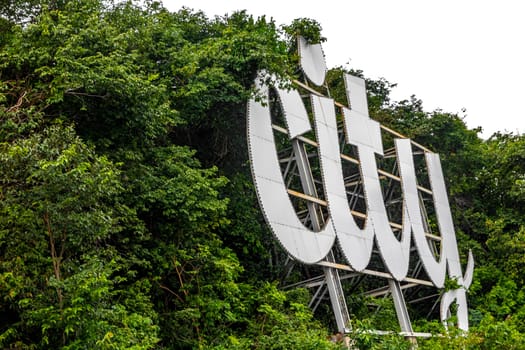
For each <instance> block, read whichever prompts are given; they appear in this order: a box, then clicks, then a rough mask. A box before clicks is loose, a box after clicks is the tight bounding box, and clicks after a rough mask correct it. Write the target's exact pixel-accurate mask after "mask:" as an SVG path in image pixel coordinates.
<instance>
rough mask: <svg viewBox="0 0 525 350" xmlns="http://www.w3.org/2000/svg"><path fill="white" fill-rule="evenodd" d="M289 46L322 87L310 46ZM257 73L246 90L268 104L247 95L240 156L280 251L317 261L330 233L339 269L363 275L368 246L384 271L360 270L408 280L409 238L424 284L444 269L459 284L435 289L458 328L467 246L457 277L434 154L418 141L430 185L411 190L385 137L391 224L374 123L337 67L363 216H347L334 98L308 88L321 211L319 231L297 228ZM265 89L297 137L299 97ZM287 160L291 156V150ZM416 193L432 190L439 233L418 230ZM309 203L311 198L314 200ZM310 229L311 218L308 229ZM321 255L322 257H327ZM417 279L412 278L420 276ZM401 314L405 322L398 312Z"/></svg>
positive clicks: (411, 179)
mask: <svg viewBox="0 0 525 350" xmlns="http://www.w3.org/2000/svg"><path fill="white" fill-rule="evenodd" d="M299 50H300V53H301V65H302V69H303V72H304V73H305V76H306V77H307V78H308V79H309V80H310V82H311V83H313V84H315V85H321V84H323V83H324V79H325V73H326V64H325V62H324V57H323V54H322V50H321V47H320V45H319V44H317V45H308V44H307V43H306V41H305V40H304V39H302V38H300V39H299ZM266 78H267V76H266V75H265V74H264V73H262V74H261V75H260V76H259V77H258V79H257V80H256V88H257V90H258V92H259V96H263V99H264V98H266V99H268V101H266V102H264V101H263V102H261V101H258V100H255V99H252V100H251V101H250V102H249V104H248V122H247V125H248V145H249V156H250V161H251V165H252V173H253V177H254V182H255V185H256V190H257V196H258V198H259V203H260V205H261V207H262V209H263V213H264V216H265V218H266V221H267V222H268V224H269V226H270V228H271V229H272V231H273V233H274V235H275V236H276V237H277V238H278V240H279V241H280V243H281V244H282V246H283V247H284V248H285V250H286V251H287V252H288V253H289V254H290V255H291V256H292V257H293V258H295V259H297V260H299V261H301V262H304V263H307V264H315V263H319V264H322V263H320V262H321V260H323V259H325V258H326V257H327V255H328V254H329V253H330V251H331V249H332V247H333V244H334V242H335V239H336V237H337V240H338V243H339V247H340V251H341V252H342V254H343V256H344V258H345V259H346V261H347V263H348V264H349V265H350V266H349V267H346V269H347V270H348V269H349V268H351V269H353V270H355V271H358V272H361V273H370V270H366V269H367V267H368V265H369V264H370V260H371V257H372V252H373V247H374V245H376V246H377V249H378V251H379V255H380V256H381V258H382V260H383V263H384V266H385V267H386V269H387V270H388V272H389V275H387V276H385V275H386V274H385V273H384V272H380V271H378V272H374V273H370V274H372V275H375V276H384V277H388V278H389V279H390V281H392V279H393V280H396V281H399V282H402V281H409V280H410V281H412V282H411V283H413V281H416V280H415V279H414V278H413V277H411V278H410V279H409V278H408V277H407V273H408V270H409V266H410V265H409V263H410V261H409V260H410V248H411V242H412V240H411V238H412V237H413V239H414V240H413V242H414V248H415V249H416V250H417V253H418V255H419V258H420V261H421V263H422V265H423V267H424V269H425V272H426V274H427V275H428V278H430V280H431V282H432V284H434V285H435V286H436V287H438V288H442V287H443V285H444V281H445V277H446V274H447V270H448V276H449V277H450V278H452V279H455V280H456V281H457V283H458V284H459V286H460V288H459V289H455V290H450V291H447V292H445V293H444V294H443V297H442V300H441V318H442V320H443V321H445V320H446V319H447V318H448V317H449V309H450V305H451V304H452V303H453V302H454V301H455V302H456V303H457V304H458V309H457V310H458V311H457V316H458V326H459V328H461V329H464V330H467V329H468V310H467V302H466V289H468V287H469V286H470V284H471V281H472V274H473V268H474V263H473V257H472V253H471V252H469V257H468V264H467V269H466V272H465V274H464V275H463V274H462V271H461V264H460V259H459V252H458V248H457V243H456V235H455V232H454V226H453V222H452V216H451V212H450V206H449V203H448V199H447V194H446V188H445V182H444V178H443V172H442V169H441V163H440V161H439V156H438V155H437V154H434V153H431V152H429V151H428V150H426V149H424V148H422V147H421V149H423V150H424V152H425V162H426V167H427V171H428V178H429V180H430V187H431V189H424V188H420V186H419V185H418V181H417V178H416V169H415V164H414V153H413V151H412V145H413V143H412V142H411V141H410V140H409V139H403V138H398V137H399V136H398V134H394V135H397V136H394V144H395V150H396V164H397V168H398V169H399V177H397V176H395V175H393V174H389V173H386V172H385V171H383V170H381V171H382V174H383V175H388V176H390V178H391V179H396V181H398V182H399V183H400V185H401V191H402V194H403V196H402V208H401V212H402V214H400V215H402V218H401V219H400V220H398V222H399V221H401V226H400V225H399V223H392V222H390V220H389V217H388V214H387V208H386V205H385V198H384V196H383V189H382V187H381V181H380V176H379V170H378V164H377V162H376V156H380V157H381V156H383V155H384V151H383V142H382V134H381V132H382V131H381V127H380V125H379V123H378V122H376V121H374V120H372V119H371V118H370V117H369V114H368V105H367V99H366V87H365V81H364V80H363V79H361V78H358V77H354V76H351V75H348V74H345V75H344V77H343V78H344V82H345V87H346V93H347V96H348V101H349V105H350V106H349V108H346V107H342V108H341V111H342V117H343V120H344V127H343V128H342V131H343V133H344V136H345V142H346V143H347V144H351V145H353V146H355V147H356V149H357V154H358V160H353V161H354V162H356V163H358V164H359V174H353V176H358V177H359V178H360V180H359V183H360V184H362V186H363V193H364V202H365V204H366V211H367V213H366V217H365V215H364V214H359V215H362V216H363V217H365V223H364V225H363V226H362V228H361V227H360V226H359V225H358V224H357V223H356V221H355V219H354V217H353V214H352V211H351V209H352V207H351V205H350V203H349V199H348V196H347V188H346V184H345V179H344V177H343V167H342V160H341V157H344V156H343V155H342V154H341V148H340V144H339V142H340V138H339V134H340V130H339V127H338V125H337V118H336V109H335V101H334V100H333V99H331V98H327V97H323V96H319V94H313V93H312V94H311V95H310V96H309V99H310V103H311V110H312V117H313V121H314V126H315V134H316V138H317V140H316V141H317V143H315V141H308V142H310V144H312V145H316V146H317V155H318V157H319V163H320V166H321V174H322V182H323V189H324V198H326V203H327V206H328V213H329V218H328V219H327V220H326V223H325V225H324V227H322V228H320V229H319V230H317V228H316V230H317V231H318V232H314V231H312V230H310V229H309V228H307V227H305V225H304V224H303V223H302V222H301V220H300V219H299V217H298V216H297V213H296V212H295V209H294V207H293V205H292V202H291V200H290V197H289V194H288V190H287V186H286V184H285V181H284V179H283V175H282V174H281V168H280V164H279V158H278V155H277V147H276V144H275V140H274V134H273V132H274V131H273V127H272V115H271V104H270V101H269V97H270V90H269V89H270V87H269V86H267V85H266V84H265V83H264V81H265V80H269V79H266ZM303 87H304V85H303ZM273 89H274V91H275V92H276V96H277V97H278V99H279V101H280V104H281V111H282V113H283V115H284V120H285V122H286V127H287V129H288V137H289V139H290V140H299V139H300V137H301V135H304V134H305V133H307V132H309V131H311V125H310V116H309V115H308V112H307V110H306V107H305V105H304V103H303V99H302V97H301V96H300V95H299V92H298V91H297V90H295V89H290V90H282V89H280V88H278V87H273ZM277 129H279V128H277ZM280 130H283V129H282V128H281V129H280ZM302 140H304V138H302ZM295 142H299V141H295ZM294 145H295V146H296V145H297V144H294ZM294 152H295V149H294ZM314 155H315V154H314ZM310 156H312V155H310ZM294 157H295V159H296V160H297V159H298V155H297V154H295V156H294ZM289 159H293V158H289ZM308 171H309V170H308ZM420 191H424V192H426V193H428V194H432V199H433V202H434V208H435V213H436V219H437V224H438V228H439V232H440V237H438V236H436V235H428V233H427V232H425V224H426V221H425V220H426V219H424V217H423V214H422V213H423V212H424V210H425V207H424V205H422V199H421V193H422V192H420ZM305 193H306V191H305ZM308 195H310V194H308ZM427 197H428V195H427ZM305 198H308V196H306V197H305ZM309 198H310V199H311V197H309ZM317 202H318V203H321V202H319V200H317ZM319 226H320V225H317V227H318V228H319ZM393 226H395V227H397V228H398V229H400V230H401V233H400V238H399V239H398V238H397V237H396V235H395V234H394V230H393V229H392V227H393ZM427 237H431V238H432V239H440V240H441V248H440V252H439V253H437V252H436V251H435V249H434V250H433V249H431V247H430V245H429V241H428V238H427ZM330 259H333V258H330ZM330 259H328V261H327V262H328V263H331V262H333V260H330ZM336 265H337V264H336ZM323 266H328V265H326V264H325V265H323ZM330 266H332V265H330ZM338 268H339V267H338ZM367 271H368V272H367ZM419 281H420V282H419V283H421V284H429V283H430V282H428V281H422V280H419ZM399 282H395V281H394V282H391V283H394V284H395V285H396V286H397V287H396V288H397V290H398V301H399V300H402V299H403V297H402V292H401V288H400V284H399ZM341 290H342V289H341ZM399 296H400V297H399ZM403 303H404V301H403ZM343 304H344V303H343ZM396 310H397V306H396ZM405 311H406V307H405ZM407 315H408V313H407ZM405 320H408V324H410V322H409V319H408V316H406V317H405ZM410 332H411V328H410Z"/></svg>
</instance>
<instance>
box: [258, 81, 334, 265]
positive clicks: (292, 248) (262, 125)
mask: <svg viewBox="0 0 525 350" xmlns="http://www.w3.org/2000/svg"><path fill="white" fill-rule="evenodd" d="M258 89H259V90H260V91H261V93H262V94H263V96H268V88H267V87H265V86H263V85H261V84H259V85H258ZM284 99H285V100H286V97H285V98H284ZM289 124H293V122H292V123H290V122H289ZM248 145H249V155H250V160H251V165H252V173H253V177H254V181H255V186H256V189H257V196H258V198H259V203H260V205H261V207H262V210H263V213H264V216H265V218H266V220H267V222H268V224H269V226H270V228H271V229H272V231H273V233H274V235H275V236H276V237H277V239H278V240H279V242H280V243H281V244H282V246H283V247H284V248H285V249H286V250H287V251H288V253H290V255H292V256H293V257H294V258H296V259H297V260H299V261H302V262H304V263H307V264H312V263H316V262H318V261H320V260H321V259H323V258H324V257H325V256H326V254H327V253H328V252H329V251H330V249H331V248H332V245H333V243H334V241H335V231H334V229H333V226H332V225H331V224H330V222H327V224H326V225H325V227H324V228H323V229H322V230H321V231H320V232H313V231H310V230H308V229H307V228H306V227H304V226H303V224H302V223H301V221H300V220H299V218H298V217H297V214H296V213H295V210H294V208H293V205H292V203H291V201H290V198H289V196H288V193H287V191H286V185H285V183H284V181H283V178H282V175H281V170H280V166H279V160H278V157H277V149H276V146H275V141H274V138H273V132H272V125H271V115H270V109H269V105H268V104H266V105H262V104H261V103H260V102H257V101H255V100H254V99H252V100H251V101H250V102H249V104H248Z"/></svg>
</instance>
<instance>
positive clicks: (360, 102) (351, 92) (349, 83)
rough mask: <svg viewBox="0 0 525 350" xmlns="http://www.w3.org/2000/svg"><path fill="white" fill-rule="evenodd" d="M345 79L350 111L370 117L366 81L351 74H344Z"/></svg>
mask: <svg viewBox="0 0 525 350" xmlns="http://www.w3.org/2000/svg"><path fill="white" fill-rule="evenodd" d="M343 77H344V83H345V88H346V94H347V97H348V103H349V105H350V106H349V107H350V109H351V110H354V111H356V112H359V113H361V114H363V115H365V116H367V117H368V101H367V98H366V84H365V80H364V79H363V78H359V77H356V76H353V75H350V74H344V75H343Z"/></svg>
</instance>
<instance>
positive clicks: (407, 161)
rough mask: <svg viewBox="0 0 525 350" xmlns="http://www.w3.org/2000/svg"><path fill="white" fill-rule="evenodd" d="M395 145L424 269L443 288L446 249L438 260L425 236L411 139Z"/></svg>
mask: <svg viewBox="0 0 525 350" xmlns="http://www.w3.org/2000/svg"><path fill="white" fill-rule="evenodd" d="M395 144H396V152H397V159H398V164H399V172H400V175H401V187H402V189H403V194H404V200H405V205H406V209H405V210H406V214H407V215H408V217H409V219H410V224H411V226H412V235H413V237H414V242H415V245H416V248H417V251H418V253H419V256H420V258H421V261H422V263H423V267H424V268H425V271H426V272H427V275H428V276H429V278H430V280H431V281H432V282H433V283H434V284H435V285H436V287H438V288H442V287H443V284H444V282H445V274H446V261H447V259H446V257H445V256H444V253H443V251H444V248H443V245H442V246H441V251H442V253H441V254H440V259H439V261H438V260H436V258H435V257H434V254H433V253H432V251H431V250H430V246H429V245H428V241H427V238H426V236H425V229H424V225H423V217H422V216H421V206H420V202H419V196H418V189H417V182H416V170H415V166H414V159H413V156H412V146H411V143H410V140H409V139H396V140H395Z"/></svg>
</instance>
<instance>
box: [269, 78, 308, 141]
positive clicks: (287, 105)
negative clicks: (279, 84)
mask: <svg viewBox="0 0 525 350" xmlns="http://www.w3.org/2000/svg"><path fill="white" fill-rule="evenodd" d="M276 90H277V91H278V94H279V100H280V101H281V106H282V107H283V112H284V114H285V120H286V124H287V126H288V132H289V135H290V138H294V137H296V136H299V135H302V134H304V133H305V132H307V131H310V130H311V129H312V127H311V126H310V120H308V113H307V112H306V108H305V106H304V103H303V100H302V99H301V96H300V95H299V92H298V91H297V90H295V89H290V90H283V89H279V88H277V89H276Z"/></svg>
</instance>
